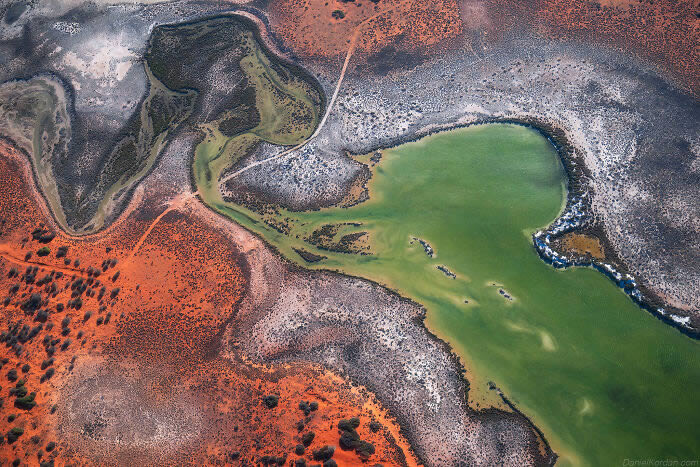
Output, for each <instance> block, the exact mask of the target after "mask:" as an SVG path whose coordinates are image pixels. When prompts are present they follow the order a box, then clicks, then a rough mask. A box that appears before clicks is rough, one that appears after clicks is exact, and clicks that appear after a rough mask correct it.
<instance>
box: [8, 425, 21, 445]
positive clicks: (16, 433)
mask: <svg viewBox="0 0 700 467" xmlns="http://www.w3.org/2000/svg"><path fill="white" fill-rule="evenodd" d="M23 434H24V429H22V428H20V427H18V426H16V427H14V428H12V429H10V431H8V432H7V442H8V443H9V444H12V443H14V442H15V441H17V439H19V437H20V436H22V435H23Z"/></svg>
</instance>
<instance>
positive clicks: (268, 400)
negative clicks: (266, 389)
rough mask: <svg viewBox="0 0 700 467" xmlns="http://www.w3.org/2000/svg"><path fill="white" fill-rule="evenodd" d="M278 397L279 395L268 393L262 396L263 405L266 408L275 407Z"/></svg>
mask: <svg viewBox="0 0 700 467" xmlns="http://www.w3.org/2000/svg"><path fill="white" fill-rule="evenodd" d="M279 399H280V398H279V396H275V395H274V394H270V395H269V396H265V397H263V403H264V404H265V406H267V408H268V409H274V408H275V407H277V403H278V402H279Z"/></svg>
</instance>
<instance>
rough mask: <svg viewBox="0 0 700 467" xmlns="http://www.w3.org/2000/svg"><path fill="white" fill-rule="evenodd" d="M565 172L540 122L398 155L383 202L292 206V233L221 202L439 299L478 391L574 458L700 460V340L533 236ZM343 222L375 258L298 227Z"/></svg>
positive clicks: (564, 457)
mask: <svg viewBox="0 0 700 467" xmlns="http://www.w3.org/2000/svg"><path fill="white" fill-rule="evenodd" d="M564 180H565V175H564V173H563V170H562V168H561V164H560V162H559V159H558V157H557V155H556V153H555V152H554V149H553V148H552V147H551V145H550V144H549V143H548V142H547V141H546V140H545V139H544V138H542V137H541V136H540V135H539V134H538V133H536V132H534V131H532V130H529V129H527V128H524V127H518V126H513V125H488V126H478V127H471V128H467V129H460V130H454V131H450V132H445V133H441V134H439V135H434V136H431V137H428V138H424V139H422V140H420V141H419V142H416V143H409V144H405V145H402V146H400V147H398V148H394V149H390V150H386V151H384V152H383V157H382V161H381V162H380V164H379V165H377V166H376V167H375V168H374V176H373V179H372V181H371V184H370V188H371V199H370V201H367V202H365V203H362V204H360V205H358V206H355V207H353V208H350V209H340V208H337V209H326V210H321V211H316V212H309V213H287V212H284V213H282V216H283V217H291V218H292V219H293V220H292V222H291V223H290V225H291V227H292V234H291V235H289V236H286V235H283V234H280V233H278V232H277V231H275V230H272V229H270V228H268V227H267V226H265V224H263V223H261V222H259V219H258V222H254V220H253V219H254V218H255V216H254V215H252V216H251V213H249V212H245V210H242V209H241V208H236V207H235V206H226V205H223V204H219V203H217V202H215V201H213V200H212V204H213V206H214V207H215V208H217V209H219V210H220V211H222V212H224V213H226V214H228V215H229V216H231V217H232V218H234V219H236V220H237V221H238V222H240V223H242V224H243V225H245V226H247V227H249V228H250V229H251V230H253V231H256V232H258V233H260V234H261V235H263V236H264V237H265V238H266V239H267V240H268V241H270V242H271V243H272V244H274V245H275V246H276V247H278V248H279V249H280V251H281V252H282V253H283V254H285V255H287V256H288V257H289V258H291V259H293V260H294V261H296V262H301V260H300V259H299V257H298V255H296V254H295V253H294V252H293V250H292V249H291V248H292V246H297V247H299V246H303V247H304V248H305V249H307V250H309V251H313V252H315V253H322V254H324V255H326V256H328V259H327V260H325V261H323V262H321V263H318V264H315V265H312V266H309V265H306V266H307V267H312V268H331V269H338V270H341V271H343V272H346V273H349V274H353V275H358V276H363V277H367V278H369V279H373V280H376V281H378V282H380V283H383V284H386V285H388V286H389V287H391V288H393V289H396V290H398V291H400V293H402V294H403V295H405V296H408V297H410V298H412V299H414V300H416V301H418V302H420V303H422V304H423V305H425V306H426V307H427V309H428V325H429V327H430V328H431V329H432V330H433V331H434V332H436V333H437V334H438V335H439V336H441V337H442V338H444V339H445V340H447V341H448V342H449V343H450V344H451V345H452V346H453V347H454V348H455V350H456V352H457V353H458V354H460V355H461V356H462V357H463V358H464V360H465V362H466V363H467V366H468V373H467V377H468V378H469V379H470V382H471V383H472V387H473V391H475V392H487V390H486V389H485V388H486V382H487V381H493V382H495V383H496V385H497V386H499V387H500V388H501V389H502V390H503V391H504V392H505V393H506V395H508V396H509V398H510V399H511V400H512V401H513V402H514V403H515V404H516V405H517V406H518V407H519V408H520V409H521V410H522V411H523V412H524V413H525V414H526V415H528V416H529V417H530V418H531V419H532V420H533V421H534V422H535V424H536V425H537V426H538V427H539V428H541V429H542V430H543V432H544V433H545V436H546V437H547V439H548V440H549V441H550V442H551V443H552V445H553V448H554V449H555V451H557V452H558V453H559V454H560V456H561V457H560V463H561V464H562V465H567V464H587V465H620V464H622V463H623V461H624V460H625V459H631V460H635V459H649V458H651V459H666V458H673V459H679V460H688V459H699V458H700V442H698V440H700V391H698V385H699V384H700V358H699V355H700V353H699V351H700V344H699V343H698V342H697V341H693V340H691V339H689V338H687V337H685V336H683V335H681V334H680V333H679V332H678V331H676V330H674V329H672V328H671V327H669V326H667V325H665V324H663V323H661V322H659V321H658V320H656V319H655V318H654V317H652V316H651V315H650V314H649V313H647V312H645V311H643V310H641V309H640V308H638V307H637V306H636V305H634V304H633V303H632V302H631V301H630V299H629V298H628V297H627V296H626V295H624V294H623V293H622V292H621V291H620V290H619V289H617V288H616V287H615V286H614V285H613V283H612V282H611V281H609V280H608V279H607V278H605V277H603V276H602V275H601V274H600V273H598V272H596V271H594V270H591V269H572V270H566V271H560V270H555V269H553V268H552V267H550V266H548V265H547V264H545V263H543V262H542V261H541V260H540V259H539V257H538V256H537V254H536V253H535V251H534V249H533V247H532V242H531V238H530V235H531V233H532V232H533V231H534V230H536V229H537V228H538V227H541V226H544V225H546V224H548V223H549V222H551V221H552V220H553V219H554V218H555V217H556V216H557V214H558V212H559V211H560V209H561V206H562V202H563V199H564V196H565V187H564V185H563V183H564ZM338 222H360V223H362V224H363V225H362V226H361V227H359V228H357V227H344V231H343V232H341V234H342V233H345V231H368V232H369V235H370V239H371V245H372V251H373V255H371V256H359V255H350V254H342V253H329V252H325V251H320V250H317V249H315V248H314V247H311V246H309V245H308V244H305V243H304V242H303V241H302V240H299V239H296V238H295V236H296V235H297V234H298V235H299V237H300V238H303V237H304V236H305V234H308V233H309V232H311V231H312V230H313V229H314V228H315V227H318V226H320V225H322V224H326V223H338ZM412 237H418V238H421V239H424V240H426V241H427V242H429V243H430V245H432V247H433V248H434V249H435V251H436V257H435V258H430V257H428V255H426V254H425V252H424V251H423V248H422V246H421V245H419V244H418V243H417V242H415V241H414V242H413V244H411V238H412ZM437 265H444V266H446V267H447V268H448V269H449V270H450V271H452V272H454V273H455V274H456V276H457V278H456V279H451V278H449V277H448V276H447V275H445V274H444V273H443V272H441V271H439V270H438V269H437V268H436V266H437ZM494 283H495V284H498V285H493V284H494ZM499 289H503V290H504V291H505V292H506V293H508V294H510V295H511V296H512V297H513V300H512V301H511V300H508V299H506V298H504V297H503V296H502V295H501V294H500V293H499ZM465 299H466V300H468V301H469V303H468V304H465V303H464V301H465Z"/></svg>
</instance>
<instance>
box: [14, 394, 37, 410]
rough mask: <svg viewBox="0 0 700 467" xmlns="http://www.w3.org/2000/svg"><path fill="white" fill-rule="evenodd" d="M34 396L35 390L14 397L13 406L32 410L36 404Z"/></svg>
mask: <svg viewBox="0 0 700 467" xmlns="http://www.w3.org/2000/svg"><path fill="white" fill-rule="evenodd" d="M35 397H36V393H35V392H32V393H29V394H27V395H26V396H24V397H18V398H17V399H15V407H17V408H18V409H22V410H32V409H33V408H34V406H35V405H36V401H35V400H34V398H35Z"/></svg>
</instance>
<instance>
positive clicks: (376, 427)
mask: <svg viewBox="0 0 700 467" xmlns="http://www.w3.org/2000/svg"><path fill="white" fill-rule="evenodd" d="M381 427H382V425H381V423H379V422H377V421H374V420H373V421H371V422H370V423H369V429H370V430H372V433H376V432H378V431H379V429H380V428H381Z"/></svg>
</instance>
